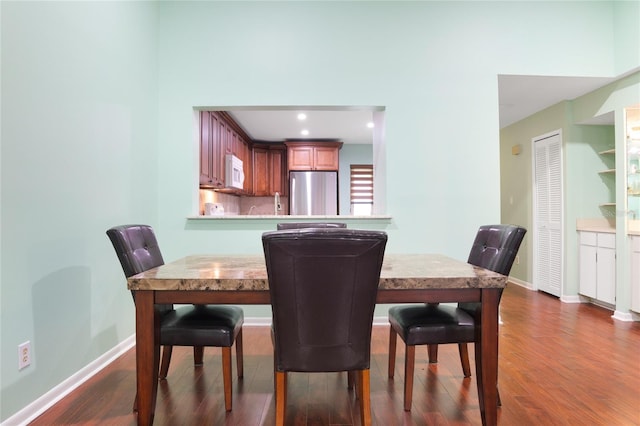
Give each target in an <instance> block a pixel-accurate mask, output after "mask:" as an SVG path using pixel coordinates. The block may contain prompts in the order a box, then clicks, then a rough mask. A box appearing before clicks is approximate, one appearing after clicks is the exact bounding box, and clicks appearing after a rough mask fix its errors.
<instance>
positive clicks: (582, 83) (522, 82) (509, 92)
mask: <svg viewBox="0 0 640 426" xmlns="http://www.w3.org/2000/svg"><path fill="white" fill-rule="evenodd" d="M614 80H616V78H600V77H549V76H536V75H499V76H498V103H499V104H500V128H501V129H502V128H504V127H506V126H508V125H510V124H513V123H515V122H517V121H520V120H522V119H523V118H526V117H528V116H530V115H532V114H535V113H536V112H538V111H542V110H543V109H545V108H547V107H550V106H551V105H555V104H557V103H558V102H562V101H568V100H573V99H575V98H578V97H580V96H582V95H584V94H586V93H589V92H592V91H594V90H596V89H599V88H600V87H602V86H606V85H607V84H609V83H611V82H612V81H614ZM611 117H612V115H611ZM611 117H603V118H602V119H601V120H598V119H596V120H594V122H590V123H583V124H606V123H605V122H602V121H603V120H604V121H607V120H609V119H611V120H612V118H611ZM611 123H613V121H611ZM611 123H609V124H611Z"/></svg>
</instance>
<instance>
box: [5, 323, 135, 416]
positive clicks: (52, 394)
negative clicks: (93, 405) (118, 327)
mask: <svg viewBox="0 0 640 426" xmlns="http://www.w3.org/2000/svg"><path fill="white" fill-rule="evenodd" d="M135 344H136V336H135V334H134V335H132V336H129V337H127V338H126V339H124V340H123V341H122V342H120V343H118V344H117V345H116V346H115V347H113V348H112V349H110V350H109V351H107V352H105V353H104V354H103V355H101V356H100V357H98V358H97V359H96V360H94V361H92V362H91V363H89V364H88V365H87V366H86V367H83V368H81V369H80V370H79V371H78V372H76V373H74V374H73V375H72V376H71V377H69V378H68V379H66V380H64V381H63V382H62V383H60V384H59V385H57V386H55V387H54V388H53V389H51V390H50V391H49V392H47V393H45V394H44V395H42V396H41V397H40V398H38V399H36V400H35V401H33V402H32V403H31V404H29V405H27V406H26V407H24V408H23V409H22V410H20V411H18V412H17V413H15V414H14V415H13V416H11V417H9V418H8V419H6V420H5V421H4V422H2V426H19V425H26V424H28V423H29V422H31V421H32V420H34V419H35V418H36V417H38V416H39V415H40V414H42V413H44V412H45V411H47V410H48V409H49V408H51V407H52V406H53V405H55V403H56V402H58V401H60V400H61V399H62V398H64V397H65V396H67V395H68V394H69V393H71V392H72V391H73V390H74V389H76V388H77V387H78V386H80V385H81V384H83V383H84V382H86V381H87V380H89V379H90V378H91V377H93V376H94V375H95V374H96V373H98V372H99V371H100V370H102V369H104V368H105V367H106V366H108V365H109V364H111V363H112V362H113V361H114V360H115V359H116V358H118V357H119V356H120V355H122V354H123V353H125V352H127V351H128V350H129V349H131V348H132V347H134V346H135Z"/></svg>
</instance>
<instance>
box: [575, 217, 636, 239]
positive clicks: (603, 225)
mask: <svg viewBox="0 0 640 426" xmlns="http://www.w3.org/2000/svg"><path fill="white" fill-rule="evenodd" d="M576 231H586V232H605V233H609V234H615V233H616V223H615V221H614V220H608V219H578V220H577V221H576ZM627 235H640V220H636V219H629V221H628V222H627Z"/></svg>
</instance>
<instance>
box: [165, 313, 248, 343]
mask: <svg viewBox="0 0 640 426" xmlns="http://www.w3.org/2000/svg"><path fill="white" fill-rule="evenodd" d="M243 323H244V313H243V311H242V309H241V308H239V307H237V306H223V305H193V306H182V307H176V309H175V310H173V311H169V312H167V313H166V314H164V315H163V316H162V318H161V320H160V324H161V325H160V330H161V331H160V344H161V345H170V346H217V347H223V346H226V347H229V346H232V345H233V342H234V340H235V338H236V336H237V335H238V333H239V332H240V330H241V329H242V324H243Z"/></svg>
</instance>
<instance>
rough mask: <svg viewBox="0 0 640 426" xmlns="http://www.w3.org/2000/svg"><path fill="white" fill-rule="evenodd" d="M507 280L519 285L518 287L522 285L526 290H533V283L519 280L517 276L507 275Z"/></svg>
mask: <svg viewBox="0 0 640 426" xmlns="http://www.w3.org/2000/svg"><path fill="white" fill-rule="evenodd" d="M509 282H510V283H512V284H516V285H519V286H520V287H524V288H526V289H528V290H533V284H531V283H528V282H526V281H522V280H519V279H517V278H513V277H509Z"/></svg>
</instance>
